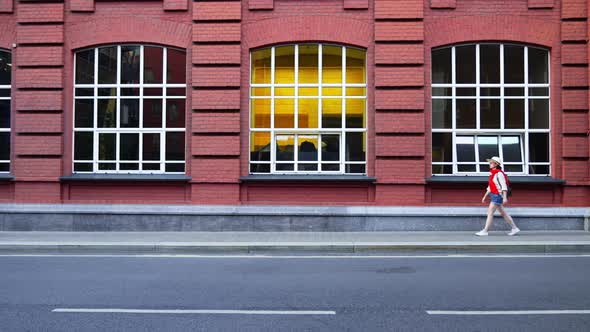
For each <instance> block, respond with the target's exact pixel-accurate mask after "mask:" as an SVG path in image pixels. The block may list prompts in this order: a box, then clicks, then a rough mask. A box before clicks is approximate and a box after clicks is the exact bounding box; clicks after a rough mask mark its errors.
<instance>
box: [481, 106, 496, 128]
mask: <svg viewBox="0 0 590 332" xmlns="http://www.w3.org/2000/svg"><path fill="white" fill-rule="evenodd" d="M479 107H480V108H479V110H480V122H481V123H480V128H486V129H487V128H492V129H499V128H500V99H481V100H480V105H479Z"/></svg>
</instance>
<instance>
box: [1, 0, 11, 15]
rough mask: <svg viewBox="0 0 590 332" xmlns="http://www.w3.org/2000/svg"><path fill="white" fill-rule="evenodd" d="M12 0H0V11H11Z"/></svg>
mask: <svg viewBox="0 0 590 332" xmlns="http://www.w3.org/2000/svg"><path fill="white" fill-rule="evenodd" d="M13 10H14V0H0V13H12V11H13Z"/></svg>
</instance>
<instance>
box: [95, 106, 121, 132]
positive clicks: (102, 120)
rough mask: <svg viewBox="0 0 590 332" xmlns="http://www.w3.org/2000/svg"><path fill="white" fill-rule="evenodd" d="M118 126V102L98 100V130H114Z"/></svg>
mask: <svg viewBox="0 0 590 332" xmlns="http://www.w3.org/2000/svg"><path fill="white" fill-rule="evenodd" d="M116 125H117V100H116V99H99V100H98V117H97V127H98V128H114V127H115V126H116Z"/></svg>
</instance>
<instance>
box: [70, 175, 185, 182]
mask: <svg viewBox="0 0 590 332" xmlns="http://www.w3.org/2000/svg"><path fill="white" fill-rule="evenodd" d="M59 179H60V180H61V181H64V182H70V181H72V182H73V181H105V182H106V181H137V182H150V181H160V182H188V181H190V180H191V177H190V176H186V175H184V174H72V175H68V176H62V177H60V178H59Z"/></svg>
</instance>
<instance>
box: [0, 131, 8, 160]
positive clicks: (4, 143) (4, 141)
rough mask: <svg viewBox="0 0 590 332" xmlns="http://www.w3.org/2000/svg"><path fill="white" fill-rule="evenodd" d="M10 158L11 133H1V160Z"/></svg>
mask: <svg viewBox="0 0 590 332" xmlns="http://www.w3.org/2000/svg"><path fill="white" fill-rule="evenodd" d="M9 159H10V133H0V160H9Z"/></svg>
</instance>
